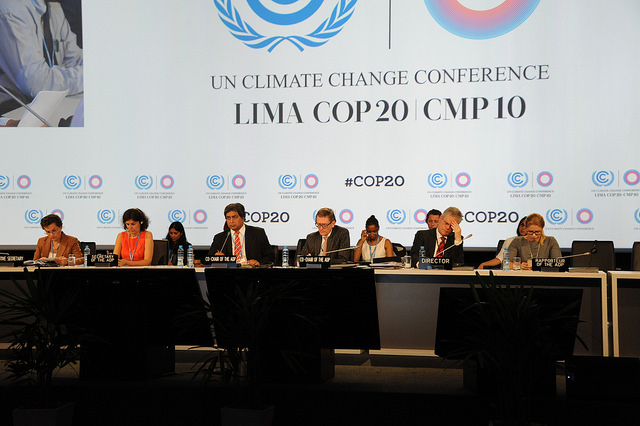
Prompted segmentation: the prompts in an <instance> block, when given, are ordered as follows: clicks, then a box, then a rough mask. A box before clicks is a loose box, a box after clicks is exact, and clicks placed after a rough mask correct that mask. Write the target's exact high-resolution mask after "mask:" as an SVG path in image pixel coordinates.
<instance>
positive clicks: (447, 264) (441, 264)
mask: <svg viewBox="0 0 640 426" xmlns="http://www.w3.org/2000/svg"><path fill="white" fill-rule="evenodd" d="M418 269H453V262H452V261H451V259H450V258H448V257H423V258H422V259H419V260H418Z"/></svg>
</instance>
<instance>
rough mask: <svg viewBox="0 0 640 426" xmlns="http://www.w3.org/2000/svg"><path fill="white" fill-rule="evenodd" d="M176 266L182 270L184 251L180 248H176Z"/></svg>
mask: <svg viewBox="0 0 640 426" xmlns="http://www.w3.org/2000/svg"><path fill="white" fill-rule="evenodd" d="M178 266H179V267H180V268H182V267H183V266H184V249H183V248H182V246H181V245H180V246H178Z"/></svg>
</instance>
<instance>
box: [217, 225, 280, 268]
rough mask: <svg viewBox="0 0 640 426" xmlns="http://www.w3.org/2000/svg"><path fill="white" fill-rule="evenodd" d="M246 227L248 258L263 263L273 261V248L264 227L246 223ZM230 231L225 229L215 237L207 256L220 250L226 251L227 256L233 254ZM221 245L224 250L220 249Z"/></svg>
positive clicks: (245, 248)
mask: <svg viewBox="0 0 640 426" xmlns="http://www.w3.org/2000/svg"><path fill="white" fill-rule="evenodd" d="M244 227H245V231H244V250H245V253H246V255H247V260H251V259H255V260H257V261H258V262H260V264H261V265H263V264H265V263H273V260H274V259H273V257H274V253H273V248H272V247H271V244H270V243H269V238H267V234H266V232H264V229H262V228H258V227H257V226H249V225H244ZM229 232H230V231H223V232H220V233H219V234H216V235H215V236H214V237H213V242H212V243H211V247H210V248H209V253H208V254H207V256H215V254H216V252H219V251H221V252H222V253H224V254H225V256H233V235H230V234H229ZM223 245H224V247H223ZM221 247H222V250H221V249H220V248H221Z"/></svg>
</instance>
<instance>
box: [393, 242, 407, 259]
mask: <svg viewBox="0 0 640 426" xmlns="http://www.w3.org/2000/svg"><path fill="white" fill-rule="evenodd" d="M391 247H393V254H395V255H396V256H398V257H405V256H406V255H407V249H406V248H405V247H404V246H403V245H402V244H400V243H391Z"/></svg>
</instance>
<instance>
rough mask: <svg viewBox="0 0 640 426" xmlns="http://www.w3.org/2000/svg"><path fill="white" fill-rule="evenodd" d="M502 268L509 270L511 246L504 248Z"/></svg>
mask: <svg viewBox="0 0 640 426" xmlns="http://www.w3.org/2000/svg"><path fill="white" fill-rule="evenodd" d="M502 270H503V271H508V270H509V247H505V248H504V257H503V258H502Z"/></svg>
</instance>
